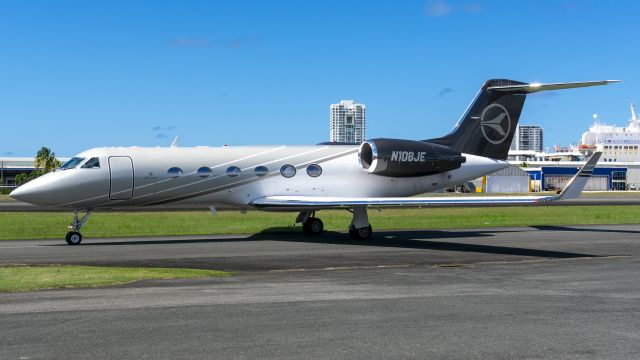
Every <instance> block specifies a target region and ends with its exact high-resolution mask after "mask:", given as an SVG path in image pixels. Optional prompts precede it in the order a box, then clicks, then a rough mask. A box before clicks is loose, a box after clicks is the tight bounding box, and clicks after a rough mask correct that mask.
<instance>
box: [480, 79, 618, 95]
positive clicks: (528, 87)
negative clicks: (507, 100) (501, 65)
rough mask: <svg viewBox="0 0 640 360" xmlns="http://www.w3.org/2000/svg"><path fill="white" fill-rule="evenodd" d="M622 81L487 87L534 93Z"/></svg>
mask: <svg viewBox="0 0 640 360" xmlns="http://www.w3.org/2000/svg"><path fill="white" fill-rule="evenodd" d="M620 81H622V80H600V81H582V82H571V83H552V84H540V83H533V84H522V85H503V86H490V87H488V88H487V90H494V91H504V92H522V93H533V92H538V91H545V90H562V89H573V88H578V87H588V86H599V85H609V84H612V83H617V82H620Z"/></svg>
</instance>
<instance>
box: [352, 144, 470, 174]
mask: <svg viewBox="0 0 640 360" xmlns="http://www.w3.org/2000/svg"><path fill="white" fill-rule="evenodd" d="M358 156H359V158H360V165H362V167H363V168H364V169H365V170H367V171H368V172H369V173H372V174H376V175H381V176H393V177H411V176H424V175H432V174H438V173H442V172H445V171H449V170H454V169H457V168H459V167H460V166H461V165H462V164H463V163H464V162H465V161H466V158H465V157H464V156H462V154H461V153H460V152H459V151H456V150H454V149H452V148H450V147H447V146H443V145H438V144H433V143H428V142H424V141H414V140H401V139H372V140H367V141H365V142H364V143H362V145H360V149H359V151H358Z"/></svg>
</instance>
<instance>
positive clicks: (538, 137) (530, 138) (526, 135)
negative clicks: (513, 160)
mask: <svg viewBox="0 0 640 360" xmlns="http://www.w3.org/2000/svg"><path fill="white" fill-rule="evenodd" d="M542 147H543V137H542V128H541V127H540V126H538V125H519V124H518V126H517V127H516V133H515V134H514V136H513V141H512V142H511V148H510V149H511V150H532V151H536V152H542Z"/></svg>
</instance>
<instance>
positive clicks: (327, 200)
mask: <svg viewBox="0 0 640 360" xmlns="http://www.w3.org/2000/svg"><path fill="white" fill-rule="evenodd" d="M601 154H602V153H601V152H596V153H594V155H593V156H592V157H591V158H590V159H589V161H587V163H586V164H585V165H584V166H583V167H582V168H581V169H580V170H578V173H577V174H576V175H575V176H574V177H573V178H572V179H571V180H570V181H569V183H568V184H567V187H565V188H564V190H563V191H562V192H561V193H560V194H558V195H549V196H455V197H454V196H451V197H444V196H441V197H326V196H296V195H281V196H266V197H263V198H259V199H256V200H254V201H253V202H252V203H251V205H253V206H255V207H260V208H286V207H290V208H314V209H320V208H340V207H344V208H352V207H354V206H368V205H370V206H418V205H426V206H428V205H447V206H455V205H507V204H536V203H546V202H550V201H555V200H566V199H574V198H578V197H580V194H581V193H582V190H583V189H584V187H585V185H586V184H587V181H588V180H589V177H591V174H592V172H593V169H594V168H595V166H596V163H597V162H598V160H599V159H600V155H601Z"/></svg>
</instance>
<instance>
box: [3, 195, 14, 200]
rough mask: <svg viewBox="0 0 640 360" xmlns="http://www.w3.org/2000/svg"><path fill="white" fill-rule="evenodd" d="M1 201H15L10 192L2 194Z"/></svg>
mask: <svg viewBox="0 0 640 360" xmlns="http://www.w3.org/2000/svg"><path fill="white" fill-rule="evenodd" d="M0 201H15V200H13V199H12V198H11V197H10V196H9V194H0Z"/></svg>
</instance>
